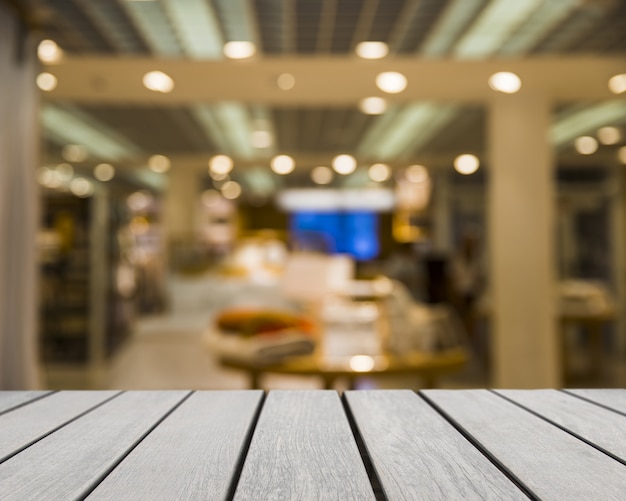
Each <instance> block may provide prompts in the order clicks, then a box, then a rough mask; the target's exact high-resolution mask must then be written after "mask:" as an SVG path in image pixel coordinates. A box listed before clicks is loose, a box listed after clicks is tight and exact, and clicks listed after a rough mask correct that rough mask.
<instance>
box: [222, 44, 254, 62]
mask: <svg viewBox="0 0 626 501" xmlns="http://www.w3.org/2000/svg"><path fill="white" fill-rule="evenodd" d="M255 52H256V45H254V44H253V43H252V42H247V41H241V40H234V41H232V42H227V43H226V44H225V45H224V55H225V56H226V57H228V58H230V59H246V58H248V57H252V56H253V55H254V54H255Z"/></svg>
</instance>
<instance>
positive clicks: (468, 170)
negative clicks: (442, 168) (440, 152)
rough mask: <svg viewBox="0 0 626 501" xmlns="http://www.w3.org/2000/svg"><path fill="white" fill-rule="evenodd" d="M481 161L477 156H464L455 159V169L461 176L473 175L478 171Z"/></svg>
mask: <svg viewBox="0 0 626 501" xmlns="http://www.w3.org/2000/svg"><path fill="white" fill-rule="evenodd" d="M479 165H480V161H479V160H478V157H477V156H476V155H470V154H464V155H459V156H458V157H456V158H455V159H454V169H455V170H456V171H457V172H458V173H459V174H464V175H468V174H473V173H474V172H476V171H477V170H478V167H479Z"/></svg>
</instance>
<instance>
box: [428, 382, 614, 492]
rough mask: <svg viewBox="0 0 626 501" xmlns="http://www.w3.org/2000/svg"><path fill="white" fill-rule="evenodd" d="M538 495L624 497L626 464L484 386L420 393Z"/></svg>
mask: <svg viewBox="0 0 626 501" xmlns="http://www.w3.org/2000/svg"><path fill="white" fill-rule="evenodd" d="M420 393H422V394H423V395H425V396H426V398H427V399H428V400H430V401H431V402H433V403H434V404H435V405H436V406H437V407H438V408H440V409H441V410H442V411H443V412H445V414H446V415H448V416H449V417H450V418H451V419H453V420H454V421H455V422H456V423H458V424H459V425H460V426H461V427H462V428H463V429H464V430H465V431H466V432H467V433H468V434H469V435H470V436H471V437H473V439H474V440H476V441H477V442H479V443H480V444H481V445H482V446H483V447H484V448H485V449H486V450H487V451H488V452H489V454H490V455H492V456H493V457H495V458H497V460H498V461H499V462H500V463H501V464H502V465H503V466H504V467H506V468H507V469H508V470H509V471H510V472H511V473H512V474H513V475H514V476H515V477H516V478H517V479H519V480H520V481H521V482H522V483H523V484H524V485H525V486H526V487H527V488H528V489H529V490H530V491H531V492H533V493H534V494H535V495H537V496H538V497H540V498H542V499H558V500H562V499H624V493H626V468H625V467H624V465H623V464H621V463H619V462H618V461H615V460H614V459H612V458H610V457H609V456H607V455H606V454H604V453H602V452H600V451H598V450H597V449H594V448H593V447H591V446H590V445H588V444H586V443H584V442H582V441H581V440H579V439H578V438H576V437H573V436H572V435H570V434H569V433H567V432H565V431H563V430H561V429H559V428H557V427H556V426H554V425H552V424H550V423H548V422H546V421H544V420H543V419H541V418H539V417H537V416H534V415H533V414H531V413H529V412H528V411H525V410H524V409H520V408H519V407H517V406H516V405H514V404H512V403H511V402H507V401H506V400H505V399H503V398H502V397H499V396H498V395H496V394H494V393H492V392H490V391H487V390H466V391H451V390H447V391H446V390H425V391H422V392H420Z"/></svg>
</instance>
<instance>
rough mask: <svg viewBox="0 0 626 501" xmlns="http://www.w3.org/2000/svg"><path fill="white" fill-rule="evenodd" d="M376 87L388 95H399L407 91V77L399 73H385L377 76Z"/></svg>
mask: <svg viewBox="0 0 626 501" xmlns="http://www.w3.org/2000/svg"><path fill="white" fill-rule="evenodd" d="M376 86H377V87H378V88H379V89H380V90H382V91H383V92H386V93H388V94H398V93H399V92H402V91H403V90H404V89H406V86H407V79H406V77H405V76H404V75H403V74H402V73H399V72H397V71H384V72H383V73H379V74H378V75H377V76H376Z"/></svg>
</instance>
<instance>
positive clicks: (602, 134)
mask: <svg viewBox="0 0 626 501" xmlns="http://www.w3.org/2000/svg"><path fill="white" fill-rule="evenodd" d="M598 140H599V141H600V142H601V143H602V144H607V145H610V144H617V143H619V142H620V141H621V140H622V132H621V131H620V130H619V129H618V128H617V127H601V128H600V129H598Z"/></svg>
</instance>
